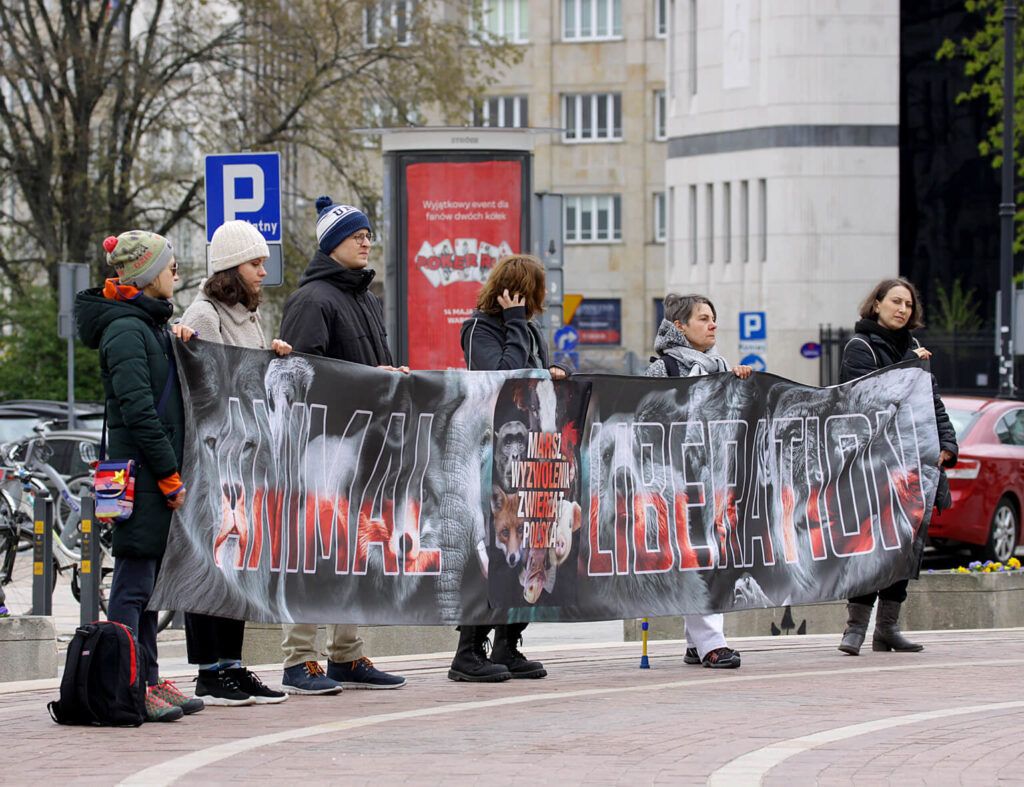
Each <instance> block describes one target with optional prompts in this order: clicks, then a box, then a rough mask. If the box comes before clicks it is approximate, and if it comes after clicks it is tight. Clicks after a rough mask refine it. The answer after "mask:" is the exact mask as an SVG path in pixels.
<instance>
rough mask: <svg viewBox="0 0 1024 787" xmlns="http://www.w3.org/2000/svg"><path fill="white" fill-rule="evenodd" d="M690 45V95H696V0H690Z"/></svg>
mask: <svg viewBox="0 0 1024 787" xmlns="http://www.w3.org/2000/svg"><path fill="white" fill-rule="evenodd" d="M689 34H690V35H689V39H690V45H689V47H688V49H689V68H690V95H691V96H695V95H697V0H690V30H689Z"/></svg>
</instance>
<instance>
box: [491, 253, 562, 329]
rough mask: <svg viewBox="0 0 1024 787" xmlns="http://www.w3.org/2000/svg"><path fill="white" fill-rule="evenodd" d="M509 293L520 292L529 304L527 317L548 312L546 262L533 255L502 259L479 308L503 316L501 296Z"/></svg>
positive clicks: (512, 256) (492, 270)
mask: <svg viewBox="0 0 1024 787" xmlns="http://www.w3.org/2000/svg"><path fill="white" fill-rule="evenodd" d="M505 290H508V291H509V294H510V295H515V294H516V293H518V294H520V295H522V296H523V299H524V300H525V301H526V318H527V319H529V318H530V317H533V315H535V314H540V313H541V312H542V311H544V296H545V295H546V294H547V285H546V284H545V280H544V263H543V262H541V261H540V260H539V259H537V258H536V257H534V256H533V255H532V254H509V255H508V256H505V257H502V258H501V259H500V260H498V262H497V264H496V265H495V266H494V267H493V268H492V269H491V274H490V275H489V276H488V277H487V281H486V282H485V283H484V288H483V289H482V290H480V295H479V296H477V300H476V307H477V308H478V309H479V310H480V311H482V312H483V313H484V314H501V313H502V308H501V304H499V303H498V296H499V295H501V294H502V293H503V292H504V291H505Z"/></svg>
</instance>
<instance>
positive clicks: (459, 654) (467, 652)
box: [448, 626, 512, 683]
mask: <svg viewBox="0 0 1024 787" xmlns="http://www.w3.org/2000/svg"><path fill="white" fill-rule="evenodd" d="M458 628H459V647H458V649H457V650H456V651H455V658H453V659H452V666H451V667H450V668H449V670H448V679H449V680H465V681H469V682H471V683H499V682H500V681H503V680H508V679H509V678H511V677H512V674H511V673H510V672H509V671H508V669H507V668H506V667H505V665H503V664H495V663H494V662H492V661H491V660H490V659H489V658H487V651H486V650H485V649H484V643H486V642H487V634H488V632H489V631H490V628H489V627H488V626H459V627H458Z"/></svg>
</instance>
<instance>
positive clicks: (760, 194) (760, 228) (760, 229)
mask: <svg viewBox="0 0 1024 787" xmlns="http://www.w3.org/2000/svg"><path fill="white" fill-rule="evenodd" d="M757 242H758V246H759V247H760V248H759V249H758V252H759V254H758V256H759V257H760V259H761V262H767V260H768V181H766V180H765V179H764V178H761V179H760V180H759V181H757Z"/></svg>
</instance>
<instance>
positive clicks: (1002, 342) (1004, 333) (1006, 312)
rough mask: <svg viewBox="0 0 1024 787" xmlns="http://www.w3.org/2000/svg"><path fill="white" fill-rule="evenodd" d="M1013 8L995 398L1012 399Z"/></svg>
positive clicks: (1007, 26)
mask: <svg viewBox="0 0 1024 787" xmlns="http://www.w3.org/2000/svg"><path fill="white" fill-rule="evenodd" d="M1016 21H1017V5H1016V3H1015V2H1014V0H1007V2H1006V4H1005V5H1004V6H1003V172H1002V181H1003V182H1002V187H1003V188H1002V199H1001V200H1000V202H999V291H1000V292H999V295H1000V304H999V312H1000V314H999V395H1000V396H1007V397H1012V396H1013V395H1014V394H1015V392H1016V387H1015V386H1014V383H1013V350H1014V348H1013V336H1012V334H1011V330H1012V327H1011V326H1012V325H1013V291H1012V289H1011V288H1012V287H1013V217H1014V215H1015V214H1016V212H1017V208H1016V203H1015V202H1014V199H1013V174H1014V173H1013V160H1014V155H1013V154H1014V150H1013V110H1014V99H1015V94H1014V90H1013V81H1014V80H1013V78H1014V70H1015V65H1016V63H1015V62H1014V61H1015V58H1014V32H1013V28H1014V23H1015V22H1016Z"/></svg>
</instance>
